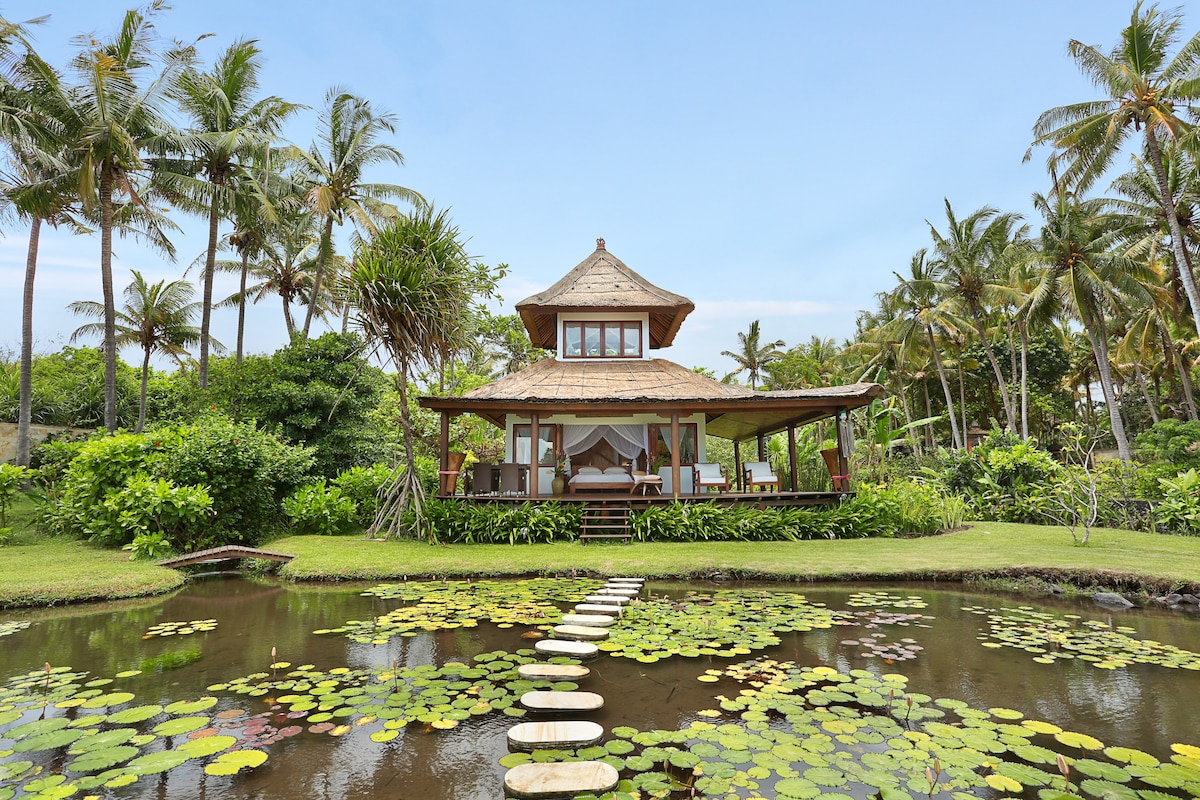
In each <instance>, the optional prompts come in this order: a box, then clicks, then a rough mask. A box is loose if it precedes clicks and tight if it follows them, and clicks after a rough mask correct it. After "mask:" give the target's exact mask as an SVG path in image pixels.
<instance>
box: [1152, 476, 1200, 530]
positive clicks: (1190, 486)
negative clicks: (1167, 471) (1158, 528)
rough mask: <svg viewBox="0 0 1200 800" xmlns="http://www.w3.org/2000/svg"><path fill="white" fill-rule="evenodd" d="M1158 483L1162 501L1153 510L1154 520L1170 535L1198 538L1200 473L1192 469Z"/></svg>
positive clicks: (1199, 528)
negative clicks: (1160, 488)
mask: <svg viewBox="0 0 1200 800" xmlns="http://www.w3.org/2000/svg"><path fill="white" fill-rule="evenodd" d="M1159 481H1160V482H1161V483H1162V485H1163V500H1162V502H1160V503H1159V504H1158V505H1157V507H1155V509H1154V518H1155V520H1156V521H1157V522H1158V524H1160V525H1162V526H1163V527H1165V528H1166V529H1167V530H1168V531H1170V532H1171V533H1182V534H1186V535H1188V536H1200V473H1197V472H1196V470H1195V468H1192V469H1189V470H1187V471H1186V472H1181V473H1179V474H1178V475H1177V476H1175V477H1174V478H1159Z"/></svg>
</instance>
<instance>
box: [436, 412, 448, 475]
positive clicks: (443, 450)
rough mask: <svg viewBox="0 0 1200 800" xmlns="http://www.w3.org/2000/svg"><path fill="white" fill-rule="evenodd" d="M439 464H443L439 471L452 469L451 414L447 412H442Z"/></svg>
mask: <svg viewBox="0 0 1200 800" xmlns="http://www.w3.org/2000/svg"><path fill="white" fill-rule="evenodd" d="M438 462H439V463H440V464H441V466H440V467H438V469H439V470H443V471H444V470H448V469H450V413H449V412H447V411H443V412H442V435H441V439H440V440H439V441H438ZM439 488H440V487H439Z"/></svg>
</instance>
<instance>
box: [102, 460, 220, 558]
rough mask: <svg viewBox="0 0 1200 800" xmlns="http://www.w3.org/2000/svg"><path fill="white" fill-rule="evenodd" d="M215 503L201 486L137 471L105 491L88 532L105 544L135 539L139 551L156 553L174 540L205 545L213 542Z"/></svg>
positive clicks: (128, 542) (187, 546)
mask: <svg viewBox="0 0 1200 800" xmlns="http://www.w3.org/2000/svg"><path fill="white" fill-rule="evenodd" d="M212 507H213V500H212V497H210V496H209V494H208V492H207V491H205V489H204V487H203V486H176V485H175V484H173V483H171V482H170V481H167V480H163V479H161V478H151V477H150V476H149V475H146V474H145V473H139V474H137V475H134V476H133V477H131V478H130V479H129V480H128V481H126V483H125V486H124V487H122V488H121V489H118V490H110V491H109V492H108V493H107V495H106V496H105V498H104V502H103V503H102V504H101V508H100V509H98V513H96V514H95V515H94V517H93V518H92V520H91V521H90V525H89V531H88V532H89V534H90V535H91V537H92V538H93V539H96V540H97V541H99V542H102V543H103V544H108V545H132V546H133V550H134V556H135V557H136V556H138V555H139V554H144V555H146V556H147V557H151V558H153V557H157V556H158V555H161V554H162V552H165V551H166V550H168V549H170V548H171V547H172V546H174V547H177V548H179V549H181V550H185V551H186V550H198V549H203V548H205V547H209V546H211V545H212V544H214V542H213V540H212V537H213V532H212V528H211V526H210V525H209V522H210V519H211V517H212ZM139 540H140V541H139Z"/></svg>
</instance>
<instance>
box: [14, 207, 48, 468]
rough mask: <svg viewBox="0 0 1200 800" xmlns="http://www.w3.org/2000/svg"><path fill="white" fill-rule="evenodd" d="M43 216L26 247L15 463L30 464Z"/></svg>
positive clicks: (33, 227)
mask: <svg viewBox="0 0 1200 800" xmlns="http://www.w3.org/2000/svg"><path fill="white" fill-rule="evenodd" d="M41 235H42V219H41V217H34V218H33V221H32V222H31V223H30V225H29V249H28V250H27V251H26V255H25V294H24V295H23V296H22V299H21V389H20V401H19V406H20V410H19V411H18V412H17V466H18V467H28V466H29V426H30V424H32V422H33V419H32V417H33V279H34V275H35V274H36V273H37V256H38V241H39V239H40V238H41Z"/></svg>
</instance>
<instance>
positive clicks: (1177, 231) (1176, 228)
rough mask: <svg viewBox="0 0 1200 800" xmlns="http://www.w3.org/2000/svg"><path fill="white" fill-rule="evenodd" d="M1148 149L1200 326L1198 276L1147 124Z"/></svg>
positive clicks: (1182, 277) (1179, 270)
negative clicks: (1194, 272) (1189, 257)
mask: <svg viewBox="0 0 1200 800" xmlns="http://www.w3.org/2000/svg"><path fill="white" fill-rule="evenodd" d="M1146 149H1147V150H1149V151H1150V163H1151V164H1152V165H1153V166H1154V177H1155V179H1156V180H1157V181H1158V194H1159V200H1161V201H1162V206H1163V210H1164V211H1165V212H1166V214H1167V225H1168V226H1169V227H1170V229H1171V249H1172V250H1173V251H1174V253H1175V265H1176V272H1177V273H1178V275H1179V279H1180V281H1181V282H1182V283H1183V291H1184V294H1186V295H1187V299H1188V305H1189V306H1191V307H1192V321H1193V324H1195V325H1197V326H1198V327H1200V289H1197V287H1196V276H1194V275H1193V274H1192V270H1191V268H1190V266H1189V263H1190V262H1189V261H1188V257H1187V252H1186V251H1185V249H1184V243H1183V230H1182V229H1181V228H1180V225H1179V214H1178V213H1177V211H1176V209H1175V198H1174V197H1172V196H1171V187H1170V184H1169V183H1168V182H1167V169H1166V165H1165V164H1164V163H1163V154H1162V150H1161V149H1160V148H1159V146H1158V137H1157V136H1155V135H1154V127H1153V126H1151V125H1147V126H1146Z"/></svg>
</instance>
